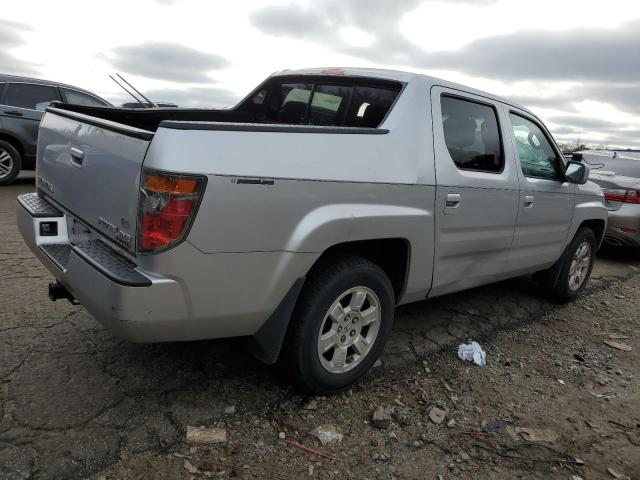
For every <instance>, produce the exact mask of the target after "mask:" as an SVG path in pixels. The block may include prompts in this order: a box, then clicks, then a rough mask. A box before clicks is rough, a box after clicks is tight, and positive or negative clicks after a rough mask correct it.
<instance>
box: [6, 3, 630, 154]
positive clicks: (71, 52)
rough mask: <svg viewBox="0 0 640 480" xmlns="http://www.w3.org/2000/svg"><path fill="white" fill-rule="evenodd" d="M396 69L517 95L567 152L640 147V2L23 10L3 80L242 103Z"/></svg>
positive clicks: (10, 16)
mask: <svg viewBox="0 0 640 480" xmlns="http://www.w3.org/2000/svg"><path fill="white" fill-rule="evenodd" d="M313 66H323V67H324V66H357V67H384V68H393V69H400V70H410V71H416V72H422V73H427V74H430V75H433V76H436V77H441V78H445V79H448V80H453V81H457V82H459V83H463V84H465V85H470V86H473V87H475V88H480V89H483V90H487V91H490V92H492V93H495V94H498V95H502V96H506V97H509V98H513V99H515V100H516V101H518V102H520V103H522V104H524V105H525V106H527V107H529V108H530V109H532V110H533V111H535V112H536V113H537V114H539V115H540V116H541V117H542V118H543V119H544V120H545V121H546V122H547V124H548V126H549V127H550V128H551V130H552V132H553V133H554V135H555V137H556V139H557V140H558V141H560V142H572V143H575V142H576V141H577V139H578V138H580V140H581V141H582V142H586V143H594V144H595V143H597V144H604V145H609V146H623V147H635V148H640V1H638V0H606V1H603V0H535V1H533V0H273V1H268V0H263V1H257V0H242V1H238V0H235V1H226V0H215V1H214V0H135V1H132V0H127V1H121V0H109V2H90V1H86V0H85V1H72V0H57V1H47V0H40V1H37V0H20V1H18V2H11V7H10V8H3V13H2V19H0V72H2V73H14V74H24V75H29V76H36V77H40V78H46V79H51V80H58V81H62V82H66V83H71V84H73V85H77V86H79V87H83V88H86V89H88V90H91V91H93V92H95V93H97V94H99V95H101V96H103V97H105V98H107V99H109V100H111V101H113V102H114V103H122V102H123V101H128V100H129V99H127V98H126V97H125V96H124V95H123V94H122V92H121V91H120V90H119V88H118V87H117V86H116V85H115V84H114V83H112V82H111V80H109V78H108V74H110V73H114V72H120V73H121V74H123V75H125V76H126V77H127V78H128V79H129V80H130V81H131V82H132V83H134V85H136V86H137V87H138V89H141V90H143V91H144V92H145V93H146V94H147V96H150V97H151V98H152V99H153V100H156V101H160V100H165V101H174V102H177V103H179V104H180V105H181V106H226V105H232V104H233V103H235V102H236V101H237V100H238V99H240V98H241V97H242V96H243V95H244V94H246V93H247V92H248V91H249V90H250V89H251V88H252V87H254V86H255V85H256V84H258V83H259V82H260V81H261V80H262V79H263V78H264V77H266V76H267V75H269V74H270V73H272V72H273V71H276V70H281V69H285V68H302V67H313Z"/></svg>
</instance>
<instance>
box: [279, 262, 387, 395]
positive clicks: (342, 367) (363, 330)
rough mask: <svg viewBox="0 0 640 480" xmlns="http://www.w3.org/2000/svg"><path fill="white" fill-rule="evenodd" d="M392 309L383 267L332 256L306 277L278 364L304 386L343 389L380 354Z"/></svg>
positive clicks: (320, 391) (325, 390) (319, 389)
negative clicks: (336, 259) (329, 262)
mask: <svg viewBox="0 0 640 480" xmlns="http://www.w3.org/2000/svg"><path fill="white" fill-rule="evenodd" d="M393 310H394V293H393V288H392V286H391V282H390V281H389V278H388V277H387V275H386V274H385V273H384V271H382V270H381V269H380V268H379V267H378V266H377V265H375V264H374V263H372V262H370V261H368V260H365V259H362V258H355V257H354V258H345V259H342V260H338V261H336V262H335V263H333V264H331V265H329V266H327V267H325V268H324V269H322V270H320V271H317V272H314V273H312V274H311V275H310V277H309V278H308V279H307V284H306V285H305V288H304V290H303V292H302V294H301V296H300V299H299V301H298V304H297V305H296V309H295V312H294V315H293V318H292V320H291V322H292V323H291V325H290V328H289V331H288V332H287V336H286V338H285V344H284V347H283V352H282V355H281V358H280V365H281V367H282V368H283V369H284V370H285V371H286V372H287V373H288V374H290V375H291V376H292V377H293V380H295V381H296V382H297V383H298V384H299V385H300V386H302V387H303V388H304V389H305V390H308V391H311V392H314V393H318V394H328V393H335V392H339V391H341V390H344V389H346V388H348V387H349V386H350V385H352V384H353V383H355V382H357V381H358V380H359V379H360V378H362V377H363V376H364V375H365V373H366V372H367V371H368V370H369V369H370V368H371V366H372V365H373V363H374V362H375V361H376V360H377V358H378V357H379V356H380V354H381V352H382V349H383V347H384V344H385V342H386V340H387V338H388V336H389V333H390V331H391V327H392V325H393V313H394V312H393Z"/></svg>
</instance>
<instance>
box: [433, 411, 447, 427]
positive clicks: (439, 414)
mask: <svg viewBox="0 0 640 480" xmlns="http://www.w3.org/2000/svg"><path fill="white" fill-rule="evenodd" d="M446 417H447V412H445V411H444V410H442V409H441V408H438V407H433V408H432V409H431V410H430V411H429V419H430V420H431V421H432V422H433V423H435V424H437V425H440V424H441V423H442V422H444V419H445V418H446Z"/></svg>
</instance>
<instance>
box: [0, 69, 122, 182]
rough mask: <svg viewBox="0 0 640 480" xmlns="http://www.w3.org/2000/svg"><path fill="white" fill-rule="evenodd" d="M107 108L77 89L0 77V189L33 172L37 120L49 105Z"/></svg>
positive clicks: (101, 101)
mask: <svg viewBox="0 0 640 480" xmlns="http://www.w3.org/2000/svg"><path fill="white" fill-rule="evenodd" d="M55 101H58V102H64V103H70V104H74V105H88V106H100V107H104V106H111V104H110V103H109V102H107V101H106V100H104V99H102V98H100V97H98V96H97V95H94V94H93V93H91V92H87V91H86V90H83V89H81V88H77V87H72V86H71V85H65V84H62V83H57V82H49V81H47V80H39V79H36V78H26V77H14V76H11V75H0V186H2V185H8V184H9V183H11V181H12V180H13V179H14V178H15V177H16V176H17V175H18V173H20V170H33V169H34V168H35V162H36V144H37V141H38V127H39V125H40V119H41V118H42V115H43V114H44V111H45V109H46V108H47V105H49V103H51V102H55Z"/></svg>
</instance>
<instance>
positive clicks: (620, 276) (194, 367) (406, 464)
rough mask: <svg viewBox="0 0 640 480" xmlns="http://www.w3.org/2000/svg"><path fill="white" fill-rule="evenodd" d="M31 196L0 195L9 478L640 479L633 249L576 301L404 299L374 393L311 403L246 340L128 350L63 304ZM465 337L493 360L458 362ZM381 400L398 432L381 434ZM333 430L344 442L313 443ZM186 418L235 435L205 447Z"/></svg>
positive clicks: (0, 313)
mask: <svg viewBox="0 0 640 480" xmlns="http://www.w3.org/2000/svg"><path fill="white" fill-rule="evenodd" d="M33 188H34V186H33V181H32V179H28V178H27V179H22V180H21V181H20V182H19V183H18V184H16V185H14V186H11V187H5V188H2V189H0V272H1V273H0V275H1V277H0V291H1V292H2V295H0V479H3V480H4V479H30V478H35V479H84V478H90V479H100V480H113V479H149V478H154V479H164V478H167V479H169V478H171V479H191V478H195V479H200V478H245V479H249V478H270V479H301V478H330V479H331V478H346V479H369V478H371V479H378V478H380V479H439V478H442V479H454V478H455V479H489V478H491V479H512V478H522V479H524V478H526V479H572V480H577V479H578V478H583V479H600V478H603V479H606V478H609V479H614V478H640V384H639V383H638V379H639V378H640V361H639V356H640V342H639V341H638V339H639V335H638V326H639V323H640V315H639V312H640V275H637V273H638V272H640V262H638V261H637V260H634V258H633V255H632V254H631V253H630V252H626V251H619V250H614V251H607V252H604V253H603V254H602V255H601V257H600V258H599V259H598V264H597V267H596V270H595V271H594V279H593V280H592V282H591V284H590V287H589V289H588V291H587V294H586V295H585V296H584V297H582V298H581V299H579V301H577V302H576V303H574V304H571V305H565V306H560V305H554V304H552V303H550V302H549V301H548V299H547V297H546V296H545V294H544V292H542V291H540V290H539V289H538V288H537V287H536V286H535V284H534V283H532V282H531V281H530V279H528V278H518V279H514V280H510V281H507V282H502V283H500V284H497V285H491V286H487V287H483V288H479V289H474V290H472V291H469V292H464V293H460V294H455V295H449V296H446V297H443V298H439V299H434V300H432V301H428V302H421V303H418V304H414V305H409V306H405V307H402V308H400V309H399V310H398V312H397V316H396V324H395V327H394V333H393V336H392V338H391V341H390V342H389V344H388V346H387V348H386V350H385V353H384V356H383V358H382V361H381V362H380V365H378V366H377V367H376V368H374V369H373V371H372V372H371V373H370V374H369V375H368V376H367V377H366V379H365V380H364V381H363V382H362V383H361V384H359V385H358V386H356V387H354V388H353V389H352V390H350V391H348V392H346V393H344V394H341V395H337V396H334V397H328V398H325V397H304V396H301V395H299V394H298V392H296V391H295V390H294V389H291V388H290V387H289V386H288V385H287V383H286V380H285V379H284V378H282V377H281V376H280V374H279V373H278V372H277V371H276V370H275V369H274V368H271V367H267V366H264V365H261V364H260V363H258V362H257V361H255V360H253V359H252V358H251V357H250V356H248V355H247V354H246V353H244V352H243V350H242V349H241V348H240V347H241V346H242V345H241V343H240V342H238V341H207V342H193V343H177V344H158V345H134V344H129V343H126V342H123V341H121V340H119V339H117V338H114V337H112V336H111V335H110V334H109V333H108V332H106V331H105V330H104V329H103V328H102V327H101V326H100V324H98V323H97V322H96V321H95V320H94V319H93V318H92V317H91V316H90V315H89V314H88V313H87V312H86V311H85V310H84V309H83V308H82V307H74V306H71V305H70V304H68V303H62V302H55V303H52V302H50V301H49V300H48V299H47V296H46V286H47V284H48V282H49V281H51V277H50V276H49V275H48V273H47V272H46V270H45V269H44V268H43V267H42V266H41V265H40V264H39V262H38V261H37V260H36V259H35V258H34V257H33V256H32V255H31V253H30V252H29V251H28V249H27V248H26V247H25V246H24V244H23V243H22V241H21V239H20V236H19V234H18V232H17V229H16V227H15V215H14V209H15V197H16V196H17V195H18V194H19V193H22V192H26V191H32V190H33ZM603 333H609V334H615V335H614V337H615V336H616V335H617V336H619V337H624V338H610V336H606V335H602V334H603ZM467 339H474V340H477V341H479V342H480V343H481V345H482V346H483V348H484V349H485V350H486V352H487V366H486V367H484V368H481V367H478V366H476V365H474V364H472V363H469V362H462V361H461V360H459V359H458V358H457V356H456V349H457V345H458V344H459V343H461V342H462V341H466V340H467ZM605 340H606V341H614V342H618V343H622V344H624V345H627V346H629V347H631V350H630V351H623V350H618V349H616V348H614V347H612V346H609V345H607V344H605V343H604V342H605ZM230 407H233V408H230ZM379 407H383V409H384V411H385V412H386V413H388V414H389V416H390V421H389V422H388V425H385V424H384V423H385V422H382V423H383V424H382V425H378V426H375V425H373V424H372V421H371V419H372V414H373V412H374V411H375V410H376V409H378V408H379ZM439 411H442V412H444V414H445V418H444V419H442V418H437V415H436V414H437V413H438V412H439ZM430 416H431V417H433V418H434V419H435V420H438V421H440V420H442V423H435V422H434V421H433V420H432V419H431V418H430ZM325 424H329V425H333V426H334V427H335V429H336V430H338V431H339V432H341V433H342V434H343V439H342V441H341V442H340V443H330V444H327V445H322V444H321V443H320V442H319V441H318V439H316V438H315V437H313V436H311V435H309V431H310V430H312V429H314V428H316V427H318V426H319V425H325ZM187 426H206V427H219V428H224V429H226V432H227V435H228V440H227V441H226V442H225V443H221V444H217V445H210V446H197V447H194V446H192V445H189V444H187V443H186V441H185V432H186V428H187ZM379 427H386V428H379ZM282 437H284V438H282ZM287 441H295V442H298V443H299V444H301V445H305V446H307V447H311V448H312V449H315V450H316V451H319V452H321V453H323V454H325V455H327V456H328V457H331V458H324V457H321V456H318V455H316V454H314V453H309V452H307V451H305V450H303V449H301V448H299V447H296V446H291V445H289V444H288V443H286V442H287ZM616 475H617V477H616Z"/></svg>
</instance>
